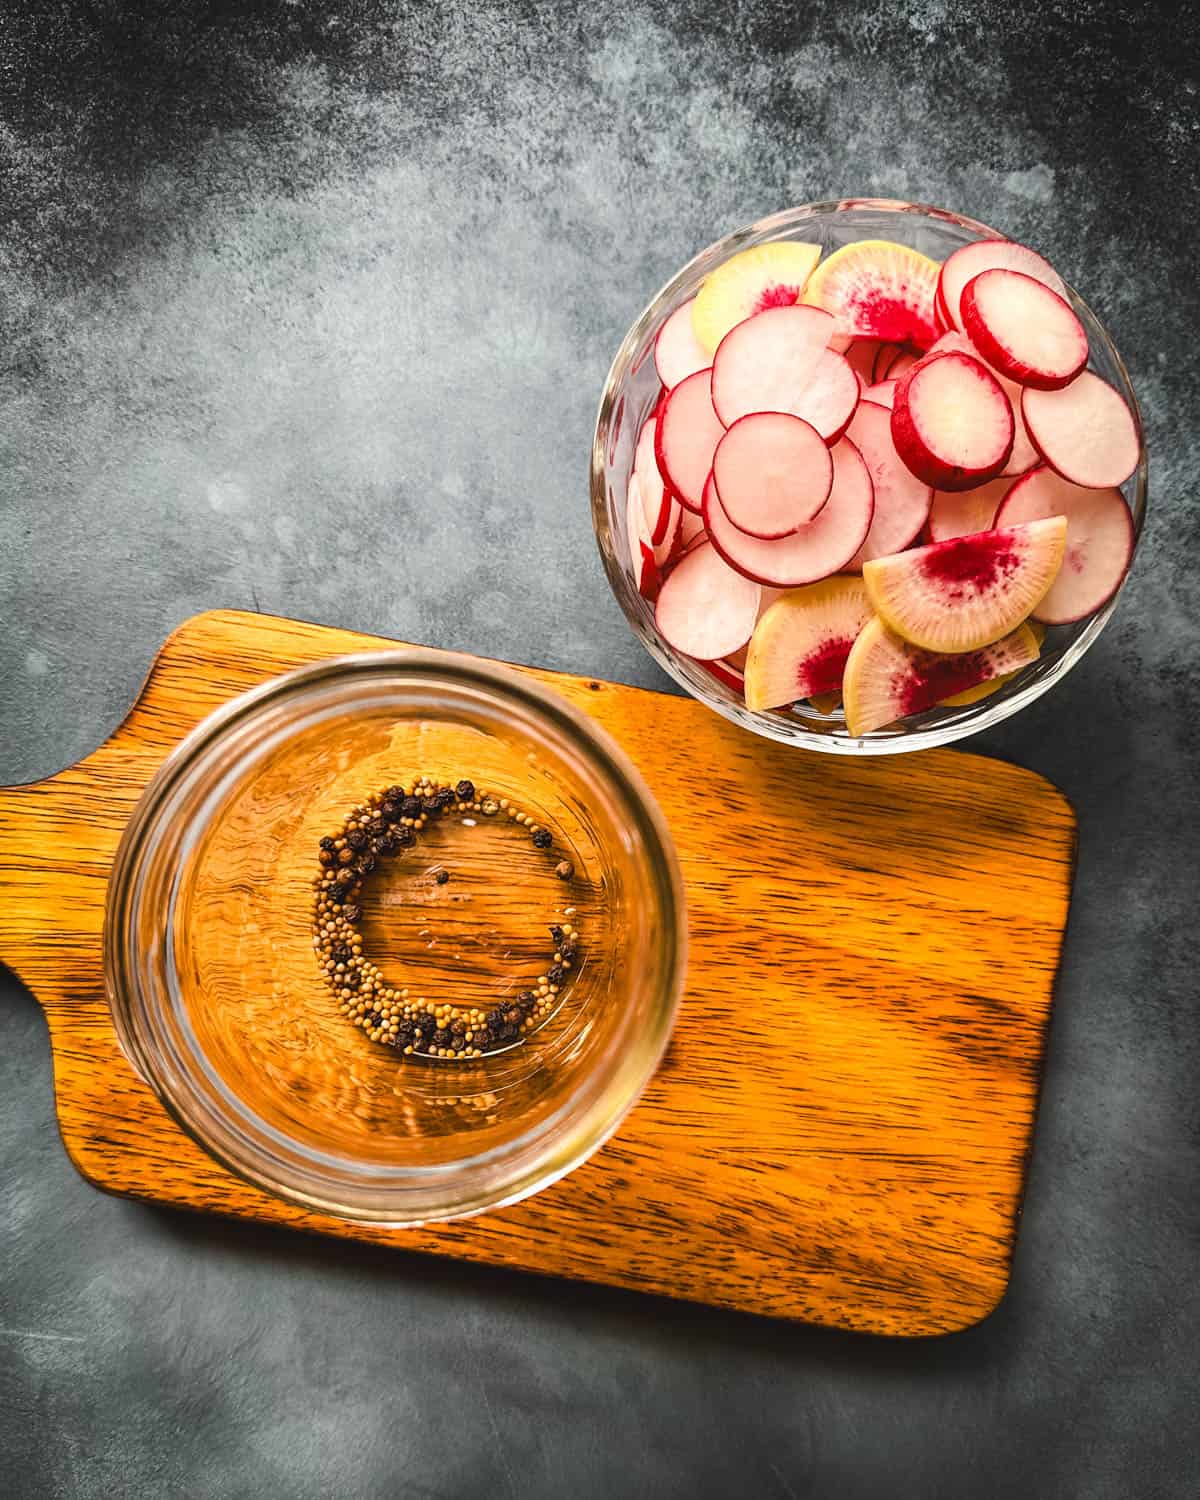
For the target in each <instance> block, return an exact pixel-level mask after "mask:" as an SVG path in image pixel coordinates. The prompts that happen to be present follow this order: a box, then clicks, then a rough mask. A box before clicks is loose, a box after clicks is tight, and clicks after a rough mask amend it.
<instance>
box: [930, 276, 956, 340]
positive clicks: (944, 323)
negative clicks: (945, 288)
mask: <svg viewBox="0 0 1200 1500" xmlns="http://www.w3.org/2000/svg"><path fill="white" fill-rule="evenodd" d="M933 322H934V326H935V327H936V328H937V331H938V333H939V334H942V333H949V332H950V330H951V329H952V328H953V327H954V319H953V318H952V317H951V316H950V314H949V313H948V312H947V311H946V304H945V303H944V302H943V301H942V288H941V284H940V283H939V284H938V289H937V291H936V292H935V293H934V294H933Z"/></svg>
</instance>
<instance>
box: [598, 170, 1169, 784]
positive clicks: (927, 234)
mask: <svg viewBox="0 0 1200 1500" xmlns="http://www.w3.org/2000/svg"><path fill="white" fill-rule="evenodd" d="M1005 237H1006V236H1004V235H1002V234H1001V233H1000V231H999V230H996V229H989V228H988V226H987V225H986V224H980V223H978V222H977V221H976V220H974V219H967V218H964V217H963V216H962V215H961V214H954V213H949V212H947V211H946V210H944V209H939V208H930V207H928V206H927V205H925V204H919V203H901V202H898V201H896V200H893V199H875V198H848V199H844V200H843V201H841V202H839V203H808V204H805V205H804V206H803V207H800V208H790V209H787V210H785V211H784V212H783V213H778V214H773V215H772V216H771V217H770V218H769V219H760V220H759V222H758V223H757V224H751V225H748V226H747V227H746V228H744V229H738V230H736V231H735V232H734V233H733V234H728V235H726V236H725V237H724V238H723V239H720V240H717V241H716V243H715V244H712V245H710V246H709V247H708V249H707V250H702V251H701V252H700V254H699V255H697V256H696V257H695V259H694V260H691V261H689V262H688V264H687V265H686V266H684V267H683V269H682V270H681V271H679V272H678V273H677V274H676V275H675V276H673V277H672V278H671V280H670V281H669V282H668V283H667V284H666V286H665V287H663V289H662V290H661V291H660V292H659V293H658V294H657V296H655V298H654V299H653V301H652V302H651V303H650V304H649V306H648V307H647V308H646V309H645V311H644V312H643V313H642V314H641V316H640V317H639V318H638V319H637V321H636V322H635V323H634V325H633V327H632V328H631V329H630V330H629V332H628V333H627V334H626V335H625V338H624V340H623V341H622V343H621V347H620V348H619V349H618V350H617V355H616V358H615V359H614V360H613V363H612V368H611V369H610V370H609V372H608V379H607V381H606V382H605V386H604V392H603V394H602V396H601V398H600V412H599V415H598V417H597V419H596V432H595V437H594V439H593V442H592V461H591V499H592V525H593V527H594V529H595V532H596V540H597V542H598V544H599V547H600V556H601V558H602V559H603V561H604V569H605V572H606V573H607V575H608V581H609V585H610V587H611V588H612V591H613V593H614V594H615V595H616V596H617V600H618V602H619V604H620V605H621V608H622V609H623V610H624V611H625V616H626V618H627V619H628V621H629V623H630V625H632V627H633V629H634V632H635V634H636V635H637V636H638V637H639V639H640V640H641V642H642V644H643V645H644V646H645V647H646V649H647V651H649V653H650V655H651V656H652V657H653V658H654V659H655V661H657V662H658V664H659V665H660V666H661V667H663V668H664V669H665V670H666V671H667V672H669V673H670V675H671V676H672V677H673V678H674V679H675V681H676V682H678V683H679V684H680V686H681V687H683V688H685V689H686V690H687V691H688V692H689V693H690V694H691V695H692V697H693V698H698V699H699V700H700V701H701V702H702V703H707V704H708V706H709V707H710V708H714V709H716V711H717V712H718V713H720V714H723V715H724V716H725V717H726V718H727V719H731V720H732V721H733V722H734V723H735V724H740V725H741V726H742V727H743V728H745V729H751V730H753V731H754V732H755V733H756V734H762V735H766V736H768V737H769V738H770V739H775V740H784V741H787V742H789V743H791V744H795V745H803V746H804V747H806V748H807V749H809V750H822V751H827V752H830V753H833V754H839V755H889V754H894V753H896V752H899V751H905V750H925V749H929V748H931V747H932V746H935V745H946V744H949V743H950V742H951V741H952V740H959V739H963V738H964V737H965V736H966V735H969V734H975V733H977V732H978V731H979V730H981V729H987V728H989V727H991V726H992V725H993V724H998V723H999V722H1000V721H1001V720H1002V719H1007V718H1008V717H1010V715H1012V714H1015V713H1017V712H1018V711H1019V710H1020V709H1022V708H1024V707H1025V706H1026V705H1027V704H1029V703H1032V702H1033V701H1034V699H1035V698H1040V697H1041V695H1042V694H1043V693H1045V692H1048V691H1049V689H1050V688H1051V687H1053V685H1054V684H1055V683H1056V682H1058V681H1059V679H1060V678H1062V677H1064V676H1065V675H1066V674H1067V673H1068V672H1069V671H1070V670H1071V668H1072V667H1073V666H1074V665H1075V664H1076V662H1078V661H1079V659H1080V658H1081V657H1082V656H1083V653H1084V652H1085V651H1086V650H1087V649H1088V647H1089V646H1091V645H1092V643H1093V642H1094V641H1095V639H1096V637H1097V636H1098V635H1099V634H1100V632H1101V631H1102V630H1103V629H1104V627H1105V625H1106V624H1107V623H1108V621H1109V619H1110V618H1111V617H1112V612H1113V610H1114V609H1115V608H1116V603H1117V598H1118V597H1119V594H1120V590H1118V593H1117V595H1114V597H1113V598H1112V599H1111V600H1110V601H1109V603H1108V604H1107V605H1106V606H1105V607H1104V608H1103V609H1102V610H1100V611H1099V613H1097V614H1095V615H1092V616H1091V617H1090V618H1089V619H1087V620H1083V621H1080V622H1079V623H1077V624H1074V625H1059V626H1054V627H1052V628H1051V629H1050V630H1049V631H1048V632H1047V636H1046V641H1045V643H1044V645H1043V647H1042V653H1041V656H1040V657H1039V659H1038V660H1037V661H1036V662H1033V663H1031V665H1030V666H1028V667H1026V668H1025V669H1024V670H1023V671H1021V672H1019V673H1017V674H1016V675H1015V676H1014V677H1013V678H1012V679H1011V680H1009V681H1008V682H1006V683H1005V684H1004V685H1003V686H1002V687H1001V688H999V689H998V690H997V691H996V692H995V693H993V694H991V696H989V697H987V698H982V699H980V700H978V701H977V702H975V703H972V704H969V705H967V706H965V707H958V708H951V707H942V708H933V709H929V710H928V711H927V712H925V713H921V714H915V715H913V716H912V717H911V718H909V719H906V720H904V721H903V722H902V723H899V724H893V725H891V726H890V727H888V728H886V729H878V730H875V731H874V732H872V733H871V734H867V735H863V736H861V737H858V738H855V737H854V736H852V735H850V734H849V733H848V732H847V730H846V725H845V720H844V718H843V716H842V713H841V710H840V709H837V710H835V711H834V712H832V713H828V714H826V713H822V712H820V710H818V709H816V708H814V707H812V706H811V705H809V704H804V703H801V704H799V705H796V706H795V707H793V708H790V709H777V710H773V711H771V712H766V713H753V712H751V710H750V709H748V708H747V707H746V705H745V703H744V701H743V700H742V698H741V697H740V695H739V694H737V693H735V692H734V691H732V690H731V689H730V688H728V687H726V686H724V685H723V684H721V683H719V682H717V681H716V679H715V678H713V677H712V676H710V674H709V673H708V672H706V671H705V669H704V668H703V667H702V666H700V665H699V663H697V662H695V661H693V660H692V659H691V658H690V657H687V656H683V655H682V654H681V653H679V652H678V651H675V650H674V649H673V648H672V647H671V646H669V645H668V644H667V642H666V641H664V640H663V638H662V636H661V635H660V634H659V633H658V630H657V629H656V627H655V623H654V606H653V605H652V604H650V603H649V602H648V601H647V600H646V599H644V598H643V597H642V595H641V594H640V593H639V592H638V587H637V580H636V578H635V577H634V574H633V570H632V567H631V564H630V555H631V550H630V545H629V537H628V534H627V521H626V496H627V491H628V485H629V474H630V471H631V469H632V467H633V450H634V445H635V443H636V441H637V435H638V432H639V430H640V429H641V425H642V423H643V422H644V421H645V419H646V417H647V415H648V414H649V412H650V408H651V407H652V406H653V404H654V401H655V400H656V398H657V396H658V391H659V382H658V376H657V374H656V372H655V369H654V357H653V356H654V339H655V336H656V335H657V333H658V330H659V328H661V327H662V324H663V323H664V321H665V320H666V319H667V318H668V317H669V316H670V314H671V313H672V312H674V310H675V309H676V308H677V307H678V306H679V305H680V304H681V303H683V302H686V301H688V299H689V298H691V297H694V296H695V295H696V292H697V291H698V290H699V288H700V284H701V282H702V281H703V280H704V278H705V277H706V276H707V275H708V273H709V272H710V271H711V270H712V269H713V268H714V267H715V266H717V265H720V264H721V262H722V261H725V260H727V259H728V258H729V257H730V256H731V255H733V254H734V253H735V252H736V251H739V250H745V249H748V248H750V247H751V246H753V245H762V244H766V243H767V242H768V241H771V240H806V241H809V242H815V243H819V244H820V245H821V246H822V249H823V250H824V251H825V253H826V254H828V253H830V252H831V251H833V250H836V249H838V248H839V247H840V246H842V245H846V244H850V243H852V242H853V241H855V240H863V239H887V240H896V241H899V242H900V243H901V244H905V245H911V246H912V247H913V248H914V249H916V250H919V251H921V252H922V253H923V254H925V255H928V256H930V257H931V258H932V259H933V260H937V261H944V260H946V259H947V257H948V256H949V255H950V254H951V253H952V252H953V251H955V250H957V249H958V248H959V246H960V245H965V244H968V243H970V242H971V241H972V240H979V239H1003V238H1005ZM1070 296H1071V301H1072V304H1073V306H1074V308H1075V311H1076V313H1077V314H1078V315H1079V317H1080V319H1081V320H1082V322H1083V326H1084V328H1085V329H1086V330H1087V335H1088V341H1089V344H1090V346H1091V361H1090V363H1091V367H1092V368H1093V369H1094V370H1096V371H1097V372H1098V373H1099V374H1100V375H1102V376H1103V377H1104V379H1105V380H1107V381H1109V382H1110V383H1111V384H1112V385H1114V386H1115V387H1116V388H1117V390H1119V391H1120V392H1121V394H1122V396H1124V398H1125V400H1126V401H1127V402H1128V403H1129V407H1130V410H1131V411H1132V412H1133V414H1134V419H1135V421H1136V422H1137V425H1138V431H1139V433H1140V432H1141V431H1142V424H1141V414H1140V412H1139V410H1138V404H1137V398H1136V397H1135V396H1134V393H1133V387H1132V385H1131V383H1130V380H1129V374H1128V372H1127V371H1126V369H1125V366H1124V364H1123V362H1122V360H1121V356H1120V355H1119V354H1118V353H1117V351H1116V348H1115V347H1114V345H1113V342H1112V340H1111V338H1109V336H1108V334H1107V332H1106V331H1105V329H1104V327H1103V325H1102V324H1101V323H1100V320H1099V319H1098V318H1097V317H1096V315H1095V314H1094V313H1093V312H1092V311H1091V309H1090V308H1089V307H1088V306H1087V304H1086V303H1085V302H1084V301H1083V299H1082V298H1081V297H1079V296H1078V295H1077V294H1076V293H1075V292H1073V291H1072V292H1071V293H1070ZM1146 475H1147V468H1146V452H1145V447H1144V446H1143V449H1142V456H1141V461H1140V463H1139V465H1138V468H1137V471H1136V473H1134V475H1133V476H1132V478H1130V479H1129V481H1128V482H1127V483H1126V484H1125V486H1124V490H1125V496H1126V499H1127V500H1128V502H1129V506H1130V510H1131V512H1132V515H1133V526H1134V548H1135V551H1136V548H1137V545H1138V543H1139V542H1140V540H1141V535H1142V528H1143V526H1144V524H1145V519H1146V495H1147V489H1146ZM1126 577H1128V574H1127V575H1126ZM1122 587H1124V585H1122Z"/></svg>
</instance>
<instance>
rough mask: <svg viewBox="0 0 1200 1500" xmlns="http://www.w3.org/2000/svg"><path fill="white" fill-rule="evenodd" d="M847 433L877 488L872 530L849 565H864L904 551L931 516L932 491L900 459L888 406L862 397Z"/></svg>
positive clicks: (857, 566) (855, 566) (852, 566)
mask: <svg viewBox="0 0 1200 1500" xmlns="http://www.w3.org/2000/svg"><path fill="white" fill-rule="evenodd" d="M846 432H847V436H848V437H849V438H850V439H851V441H852V442H854V443H855V444H857V446H858V450H859V452H860V453H861V454H862V456H863V459H864V461H865V462H866V465H867V469H868V471H869V472H870V475H871V483H872V485H873V487H874V491H875V515H874V519H873V520H872V522H871V529H870V531H869V532H868V533H867V537H866V540H865V541H864V542H863V545H862V547H861V548H860V549H859V550H858V552H856V553H855V555H854V557H853V558H852V559H851V561H850V564H849V566H850V567H851V568H861V567H862V565H863V563H864V562H866V561H867V560H868V559H869V558H872V557H889V556H890V555H891V554H892V553H893V552H901V551H903V550H904V548H905V547H907V546H908V545H909V543H910V542H912V541H913V540H914V539H915V538H916V536H917V534H918V532H919V531H920V530H921V527H922V526H924V524H925V520H926V517H927V516H928V515H929V506H930V504H931V502H932V500H933V490H932V489H930V487H929V485H927V484H923V483H922V482H921V480H919V479H918V478H917V477H916V476H915V475H914V474H912V473H910V471H909V470H908V469H907V468H906V467H905V466H904V464H902V463H901V462H900V455H899V454H898V453H897V452H896V445H895V444H894V443H893V442H892V418H891V413H890V412H889V411H888V409H887V408H886V407H884V406H875V405H873V404H872V403H871V402H870V401H864V402H863V403H862V405H861V406H860V407H859V408H858V410H857V411H856V412H855V413H854V420H853V421H852V422H851V423H850V426H849V427H848V428H847V429H846Z"/></svg>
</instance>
